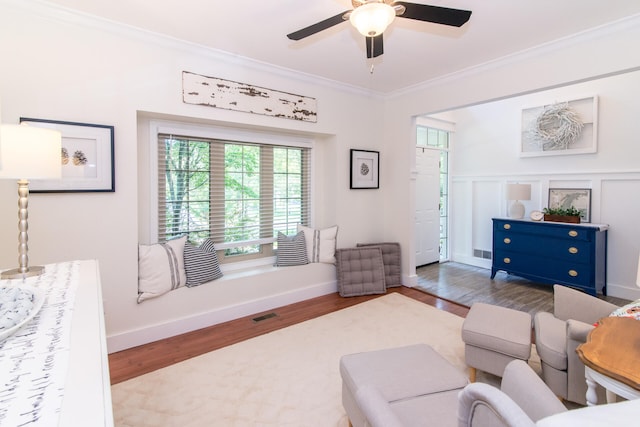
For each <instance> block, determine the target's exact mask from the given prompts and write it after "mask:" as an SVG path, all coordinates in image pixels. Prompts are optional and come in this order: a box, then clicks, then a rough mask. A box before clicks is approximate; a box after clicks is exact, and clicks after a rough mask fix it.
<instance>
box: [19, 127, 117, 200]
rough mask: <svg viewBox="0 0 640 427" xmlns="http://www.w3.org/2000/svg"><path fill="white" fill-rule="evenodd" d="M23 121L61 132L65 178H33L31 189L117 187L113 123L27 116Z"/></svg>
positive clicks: (64, 190) (106, 189)
mask: <svg viewBox="0 0 640 427" xmlns="http://www.w3.org/2000/svg"><path fill="white" fill-rule="evenodd" d="M20 123H28V124H29V125H31V126H37V127H42V128H47V129H54V130H57V131H60V132H61V133H62V152H61V153H60V167H61V168H62V178H61V179H59V180H58V179H56V180H48V179H46V180H45V179H34V180H31V181H29V191H30V192H31V193H69V192H96V191H102V192H113V191H115V174H114V172H115V168H114V163H113V155H114V140H113V130H114V128H113V126H107V125H96V124H89V123H73V122H64V121H58V120H45V119H32V118H27V117H21V118H20Z"/></svg>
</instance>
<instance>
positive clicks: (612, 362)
mask: <svg viewBox="0 0 640 427" xmlns="http://www.w3.org/2000/svg"><path fill="white" fill-rule="evenodd" d="M576 352H577V353H578V357H579V358H580V360H581V361H582V362H583V363H584V364H585V367H586V369H585V380H586V382H587V387H588V388H587V396H586V397H587V405H589V406H593V405H595V404H597V400H598V398H597V394H596V390H595V388H596V384H600V385H601V386H603V387H604V388H605V389H606V390H607V403H611V402H615V396H616V395H617V396H621V397H624V398H625V399H637V398H640V321H638V320H635V319H633V318H630V317H605V318H603V319H600V320H599V321H598V323H597V326H596V327H595V328H594V329H593V330H592V331H591V332H590V333H589V335H588V337H587V341H586V342H585V343H584V344H581V345H580V346H578V348H577V349H576Z"/></svg>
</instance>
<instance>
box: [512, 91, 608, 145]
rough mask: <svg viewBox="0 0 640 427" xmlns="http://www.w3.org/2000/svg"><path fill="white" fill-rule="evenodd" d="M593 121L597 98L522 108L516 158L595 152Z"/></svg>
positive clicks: (596, 140) (595, 116) (595, 115)
mask: <svg viewBox="0 0 640 427" xmlns="http://www.w3.org/2000/svg"><path fill="white" fill-rule="evenodd" d="M597 119H598V97H597V96H591V97H587V98H580V99H574V100H571V101H566V102H555V103H553V104H549V105H543V106H539V107H533V108H525V109H523V110H522V131H521V132H522V133H521V139H520V157H537V156H557V155H568V154H587V153H595V152H596V151H597V148H598V146H597V142H598V120H597Z"/></svg>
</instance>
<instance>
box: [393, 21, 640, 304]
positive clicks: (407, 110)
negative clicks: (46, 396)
mask: <svg viewBox="0 0 640 427" xmlns="http://www.w3.org/2000/svg"><path fill="white" fill-rule="evenodd" d="M639 24H640V17H632V18H629V19H626V20H623V21H620V22H618V23H616V24H613V25H611V26H608V27H606V28H600V29H597V30H594V31H591V32H587V33H583V34H581V35H579V36H576V37H573V38H568V39H564V40H563V41H561V42H558V43H555V44H550V45H545V46H541V47H540V48H537V49H531V50H529V51H527V52H524V53H522V54H520V55H514V56H513V57H509V58H503V59H502V60H500V61H496V62H494V63H489V64H484V65H483V66H480V67H476V68H474V69H470V70H465V71H463V72H460V73H458V74H456V75H452V76H448V77H446V78H442V79H439V80H436V81H432V82H426V83H424V84H422V85H418V86H416V87H413V88H410V89H408V90H405V91H403V92H402V93H398V94H395V96H393V97H391V99H389V100H387V102H386V103H385V118H386V122H385V141H386V144H388V146H390V147H391V146H393V147H394V148H395V149H394V151H393V159H392V162H393V163H392V164H393V167H394V169H395V171H396V172H397V173H395V174H393V180H392V182H388V183H387V185H390V186H393V187H394V188H396V190H397V191H395V192H394V193H393V194H392V196H393V197H392V199H390V200H389V203H388V206H389V208H388V209H387V210H386V211H385V216H386V221H387V222H390V221H394V220H395V221H396V222H398V227H397V229H396V230H395V232H396V236H400V237H399V241H400V242H401V243H402V244H403V248H407V249H408V250H405V251H404V252H403V266H402V267H403V269H404V271H408V272H409V274H410V275H411V274H413V275H414V274H415V263H414V257H413V253H414V246H413V244H414V243H413V237H412V236H413V234H412V233H413V217H414V212H415V204H414V202H413V200H412V195H413V194H414V191H415V190H414V186H415V182H414V177H413V176H412V173H411V171H412V170H413V168H414V167H415V163H414V154H413V151H414V149H413V147H414V146H415V135H414V130H413V127H412V118H413V117H416V116H420V115H426V114H433V113H440V112H444V111H449V110H452V109H457V108H461V107H464V106H471V105H478V104H483V103H485V102H488V101H493V100H500V99H505V98H510V97H512V96H518V95H523V94H529V93H533V92H536V91H539V90H545V89H551V88H558V87H562V86H565V85H568V84H573V83H578V82H584V81H588V80H592V79H595V78H598V77H603V76H609V75H612V74H617V73H622V72H624V71H630V70H637V69H639V68H640V51H639V50H638V49H637V48H636V45H637V40H640V25H639ZM613 86H614V88H611V89H610V92H609V93H608V94H607V96H606V97H605V98H603V99H602V102H601V105H600V123H601V124H603V125H604V123H606V124H607V128H608V131H607V133H606V134H605V136H604V138H605V139H603V140H602V142H601V144H600V145H602V144H605V145H604V146H602V147H599V152H598V154H597V156H595V157H594V156H591V157H590V156H588V155H582V156H572V157H575V158H576V159H577V160H576V161H575V162H574V161H572V162H570V163H569V164H565V165H563V167H562V168H560V166H559V163H558V162H561V161H562V160H561V159H559V158H557V159H556V158H554V159H553V160H552V161H551V163H547V160H546V159H542V158H535V159H528V160H533V162H530V163H528V165H531V166H528V168H529V169H528V170H529V171H536V172H537V173H543V174H545V179H546V180H548V181H545V183H542V184H538V186H537V187H536V188H537V193H538V194H540V200H541V201H542V200H546V196H545V198H544V199H543V198H542V194H546V188H548V187H546V185H550V184H551V183H553V185H556V184H558V182H563V181H566V180H570V181H571V182H574V181H576V182H578V183H580V184H581V185H582V184H583V183H584V182H585V180H588V181H589V182H590V183H591V184H592V185H594V186H596V185H600V183H601V182H604V184H602V185H603V187H607V189H606V190H607V200H609V199H608V198H610V197H612V196H611V195H612V194H614V192H615V194H623V193H621V192H620V193H619V192H618V191H619V190H618V189H617V188H616V189H615V190H614V189H613V188H612V187H614V186H616V187H617V186H619V187H620V191H623V189H624V190H626V189H629V186H632V185H633V182H635V181H633V179H636V174H637V173H638V172H640V166H639V164H638V162H637V160H638V154H639V153H640V151H639V150H638V149H637V148H636V147H635V146H634V141H635V140H636V139H637V135H638V133H637V131H638V128H637V125H636V123H635V122H637V120H635V122H634V119H633V116H634V114H636V115H637V108H638V107H637V99H634V98H633V94H634V93H635V94H637V93H638V91H637V89H638V82H637V80H632V81H631V82H626V83H619V84H614V85H613ZM625 92H628V93H629V95H628V96H625V97H624V98H623V99H621V101H620V102H619V103H617V102H616V99H617V98H620V97H621V96H623V93H625ZM531 100H532V101H535V100H534V99H531ZM552 101H553V100H552ZM544 103H548V101H545V102H543V104H544ZM527 106H531V105H527ZM518 108H520V107H518ZM501 119H502V120H503V121H504V123H503V126H507V127H513V126H518V125H519V123H520V122H519V118H517V117H516V114H514V113H513V112H511V113H509V115H508V116H506V117H501ZM514 119H515V121H516V122H515V123H513V122H512V120H514ZM494 124H495V122H494ZM456 127H457V128H460V126H456ZM495 127H497V126H494V128H495ZM488 131H489V130H488V129H481V130H480V131H479V132H478V134H477V135H475V136H474V142H475V143H467V144H465V147H464V148H462V147H460V146H458V142H459V139H460V138H459V135H458V134H456V135H455V141H456V142H455V144H456V145H454V147H453V152H452V158H453V159H454V160H453V162H454V163H453V168H454V169H453V171H452V172H453V173H452V175H453V179H454V182H453V185H452V196H451V198H452V204H453V206H452V208H451V211H450V215H451V221H452V224H453V230H452V233H451V239H452V246H453V251H454V252H453V253H454V258H453V259H454V260H456V257H458V260H462V261H469V260H470V258H471V257H468V256H467V257H466V258H464V257H460V254H461V253H464V254H470V250H471V249H472V248H473V247H474V246H473V245H474V243H477V244H483V245H486V240H487V236H488V234H487V233H486V232H482V231H479V230H478V229H479V228H483V227H490V222H489V221H488V219H487V217H489V216H490V215H495V214H499V213H500V212H506V210H504V209H506V201H504V202H501V200H504V197H502V196H501V195H500V191H501V188H502V187H503V182H504V181H505V180H510V179H513V178H515V179H517V178H522V177H521V176H518V175H515V174H520V173H521V172H522V168H521V164H520V163H518V162H517V161H516V158H515V156H516V149H517V141H518V140H519V135H516V136H514V139H513V140H511V138H510V137H508V136H505V134H504V132H505V131H504V128H503V127H502V126H500V127H498V129H496V130H495V131H494V132H502V134H501V135H498V136H499V138H498V139H497V140H490V139H491V138H487V134H486V132H488ZM483 132H484V133H483ZM605 140H615V142H611V141H608V142H606V143H605ZM609 144H615V145H609ZM621 144H624V145H621ZM465 150H470V151H465ZM489 158H491V159H496V160H492V161H491V162H490V163H489V165H487V164H486V163H487V162H486V161H480V160H481V159H483V160H486V159H489ZM498 159H500V160H498ZM518 161H524V160H519V159H518ZM612 170H613V171H615V172H617V173H618V175H616V177H619V176H620V175H619V173H620V172H625V173H626V172H628V173H629V175H627V176H624V179H623V181H622V182H621V181H618V180H616V179H614V176H613V175H610V174H609V173H610V172H612ZM561 171H562V172H573V173H574V175H572V176H571V177H570V178H567V177H566V176H564V174H563V175H561V176H556V175H555V174H554V175H552V173H556V172H561ZM599 172H607V175H606V177H605V176H604V175H600V174H598V173H599ZM473 174H476V175H473ZM459 175H464V176H467V175H473V176H474V177H475V178H476V179H474V180H473V181H470V180H464V179H458V178H459ZM526 178H527V179H531V180H532V181H534V182H535V181H538V180H540V177H539V176H536V177H533V178H531V177H530V176H528V175H527V176H526ZM603 180H604V181H603ZM610 180H611V182H610ZM546 183H549V184H546ZM534 191H535V190H534ZM496 194H497V195H496ZM484 196H489V197H491V198H492V199H491V202H490V205H489V206H488V207H486V206H485V203H484V201H483V197H484ZM619 198H620V197H619ZM604 200H605V199H604V198H603V201H602V202H600V201H598V200H595V198H594V202H595V203H596V205H597V206H600V207H601V208H600V212H599V214H598V215H597V216H596V217H595V218H594V220H596V221H599V220H602V221H605V220H606V222H608V223H611V224H614V223H617V224H619V225H616V228H617V230H616V231H615V232H614V231H613V230H612V231H611V234H610V236H609V237H610V241H611V243H612V245H610V247H609V263H608V265H609V285H610V286H611V287H610V289H609V290H610V294H611V295H614V296H620V297H627V298H629V297H631V296H634V297H636V298H637V297H638V296H640V295H639V294H638V293H637V291H636V290H635V289H633V283H634V281H632V280H631V276H632V274H633V272H635V268H636V263H637V254H638V248H637V247H635V248H631V247H632V243H631V242H626V248H627V249H628V248H631V251H632V253H630V254H628V255H625V257H624V259H621V258H619V259H618V260H615V259H613V258H614V254H620V253H621V252H622V251H623V250H625V245H622V246H618V245H619V243H618V242H621V241H622V240H621V239H620V238H619V237H618V236H616V233H625V232H626V231H625V230H624V227H625V223H626V222H629V221H630V220H629V219H626V220H618V217H619V216H623V215H624V216H625V218H628V216H626V214H622V213H620V214H614V213H613V212H612V211H613V210H614V209H615V208H614V207H613V206H612V205H610V204H608V205H607V207H602V203H603V202H604ZM501 203H503V204H504V207H503V206H502V205H501ZM531 203H533V201H532V202H531ZM624 203H625V205H626V206H629V201H625V202H624ZM496 204H497V206H496ZM631 207H632V208H633V207H634V206H633V205H631ZM474 209H480V210H482V214H481V215H480V216H479V217H476V216H475V215H474V214H475V212H474ZM630 212H633V209H631V210H630ZM605 214H606V216H605ZM402 218H404V220H403V219H402ZM396 238H398V237H396ZM474 240H476V242H474ZM631 257H635V261H630V259H631ZM460 258H462V259H460ZM414 278H415V276H412V277H411V279H412V280H410V283H413V282H414V280H413V279H414ZM636 295H637V296H636Z"/></svg>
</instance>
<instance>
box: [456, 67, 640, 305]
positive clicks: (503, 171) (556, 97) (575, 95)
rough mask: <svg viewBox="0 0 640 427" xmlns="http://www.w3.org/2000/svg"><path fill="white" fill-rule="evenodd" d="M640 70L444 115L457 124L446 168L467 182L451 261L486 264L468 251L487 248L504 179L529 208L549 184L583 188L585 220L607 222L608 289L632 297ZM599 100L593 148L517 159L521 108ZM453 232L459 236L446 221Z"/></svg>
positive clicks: (639, 172)
mask: <svg viewBox="0 0 640 427" xmlns="http://www.w3.org/2000/svg"><path fill="white" fill-rule="evenodd" d="M638 89H640V71H635V72H629V73H624V74H620V75H615V76H609V77H605V78H601V79H596V80H593V81H589V82H584V83H579V84H574V85H569V86H566V87H563V88H558V89H552V90H547V91H542V92H537V93H535V94H530V95H523V96H518V97H513V98H509V99H505V100H501V101H495V102H490V103H486V104H481V105H476V106H472V107H467V108H463V109H457V110H453V111H451V112H449V114H448V117H449V118H451V119H452V120H453V121H454V122H455V123H456V135H455V144H456V146H455V150H456V154H457V155H456V156H455V162H454V163H453V164H452V167H451V171H452V175H453V179H454V182H455V183H456V185H458V186H460V185H464V186H470V187H471V188H472V189H473V190H472V192H471V193H470V194H468V195H467V197H466V198H460V197H458V198H456V202H457V203H456V204H455V206H454V208H455V209H456V210H462V211H467V210H470V211H471V213H472V218H473V221H472V241H471V242H470V244H464V243H462V242H460V244H458V245H456V246H455V248H454V254H453V259H455V260H458V261H462V262H466V263H468V264H474V265H478V266H484V267H489V266H490V262H489V261H488V260H482V259H478V258H474V257H473V249H483V250H491V241H492V239H491V237H492V236H491V217H492V216H506V214H507V209H508V202H507V200H506V197H505V185H506V183H507V182H515V181H517V182H520V183H528V184H530V185H531V186H532V192H531V193H532V197H531V198H532V199H531V200H530V201H525V202H523V204H524V205H525V208H526V213H525V215H526V216H528V215H529V213H530V212H531V211H532V210H542V209H543V208H544V207H547V206H548V203H547V202H548V190H549V188H590V189H591V190H592V191H591V192H592V195H591V197H592V200H591V222H592V223H603V224H608V225H609V226H610V230H609V236H608V237H609V238H608V248H609V250H608V255H609V257H608V277H607V279H608V280H607V282H608V292H609V294H611V295H615V296H620V297H623V298H629V299H635V297H637V296H640V295H639V294H638V288H637V287H636V286H635V280H636V267H637V262H638V254H639V253H640V229H638V228H637V227H634V226H633V221H634V220H635V212H638V211H639V210H640V200H638V198H636V197H629V195H630V194H637V193H638V192H640V182H639V181H638V180H639V179H640V164H639V162H638V161H639V160H640V147H638V145H637V143H636V140H637V137H636V135H640V122H639V121H638V120H636V117H638V115H640V103H639V102H638V100H637V93H638ZM585 95H589V96H593V95H597V97H598V109H599V113H600V114H599V120H598V126H597V152H596V153H590V154H576V155H562V156H545V157H520V156H519V147H520V133H521V114H522V109H523V108H528V107H530V106H536V105H545V104H550V103H553V102H556V101H565V100H572V99H579V98H581V97H583V96H585ZM452 226H453V231H452V232H453V233H455V234H457V235H458V234H461V232H460V231H459V230H458V224H457V223H456V222H453V224H452Z"/></svg>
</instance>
